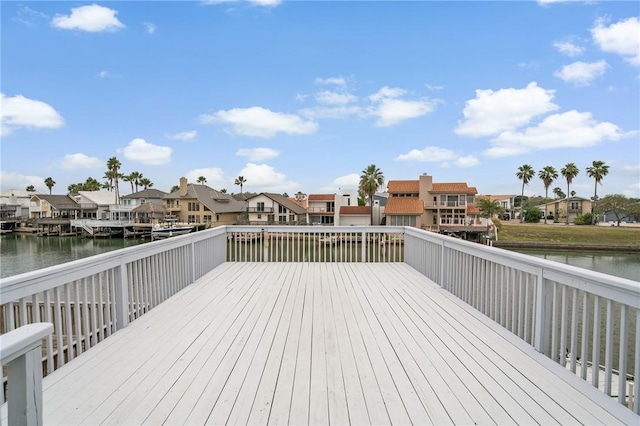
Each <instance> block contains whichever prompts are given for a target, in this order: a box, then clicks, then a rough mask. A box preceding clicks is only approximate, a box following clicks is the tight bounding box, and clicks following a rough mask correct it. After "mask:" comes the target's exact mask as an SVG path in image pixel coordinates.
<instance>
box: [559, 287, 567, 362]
mask: <svg viewBox="0 0 640 426" xmlns="http://www.w3.org/2000/svg"><path fill="white" fill-rule="evenodd" d="M568 302H569V301H568V298H567V286H566V285H563V286H562V313H561V317H560V360H559V361H558V362H559V363H560V364H561V365H562V366H563V367H564V366H566V365H567V355H566V353H567V315H568V314H567V304H568Z"/></svg>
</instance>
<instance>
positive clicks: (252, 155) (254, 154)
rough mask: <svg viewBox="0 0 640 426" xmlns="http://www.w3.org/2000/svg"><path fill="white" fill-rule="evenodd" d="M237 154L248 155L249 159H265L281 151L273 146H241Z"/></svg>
mask: <svg viewBox="0 0 640 426" xmlns="http://www.w3.org/2000/svg"><path fill="white" fill-rule="evenodd" d="M236 155H237V156H240V157H247V158H248V159H249V161H265V160H269V159H271V158H275V157H277V156H278V155H280V151H276V150H275V149H271V148H240V149H238V150H237V151H236Z"/></svg>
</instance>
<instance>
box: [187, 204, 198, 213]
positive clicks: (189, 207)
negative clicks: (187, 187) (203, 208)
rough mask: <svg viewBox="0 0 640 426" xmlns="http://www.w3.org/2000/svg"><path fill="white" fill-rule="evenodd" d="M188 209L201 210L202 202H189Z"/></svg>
mask: <svg viewBox="0 0 640 426" xmlns="http://www.w3.org/2000/svg"><path fill="white" fill-rule="evenodd" d="M188 210H189V211H190V212H199V211H200V203H194V202H189V205H188Z"/></svg>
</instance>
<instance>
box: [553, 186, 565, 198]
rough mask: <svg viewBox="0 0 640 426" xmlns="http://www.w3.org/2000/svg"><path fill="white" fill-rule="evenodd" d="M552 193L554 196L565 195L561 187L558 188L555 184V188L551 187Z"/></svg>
mask: <svg viewBox="0 0 640 426" xmlns="http://www.w3.org/2000/svg"><path fill="white" fill-rule="evenodd" d="M553 195H554V196H555V197H556V198H564V197H566V195H565V194H564V192H563V191H562V188H560V187H559V186H556V187H555V188H553Z"/></svg>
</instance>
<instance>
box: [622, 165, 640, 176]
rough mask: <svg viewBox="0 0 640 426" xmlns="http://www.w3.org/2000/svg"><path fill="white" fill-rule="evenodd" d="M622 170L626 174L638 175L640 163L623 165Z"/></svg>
mask: <svg viewBox="0 0 640 426" xmlns="http://www.w3.org/2000/svg"><path fill="white" fill-rule="evenodd" d="M620 170H621V171H622V173H624V174H625V175H629V176H638V175H639V174H640V163H639V164H632V165H628V166H622V167H621V168H620Z"/></svg>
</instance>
